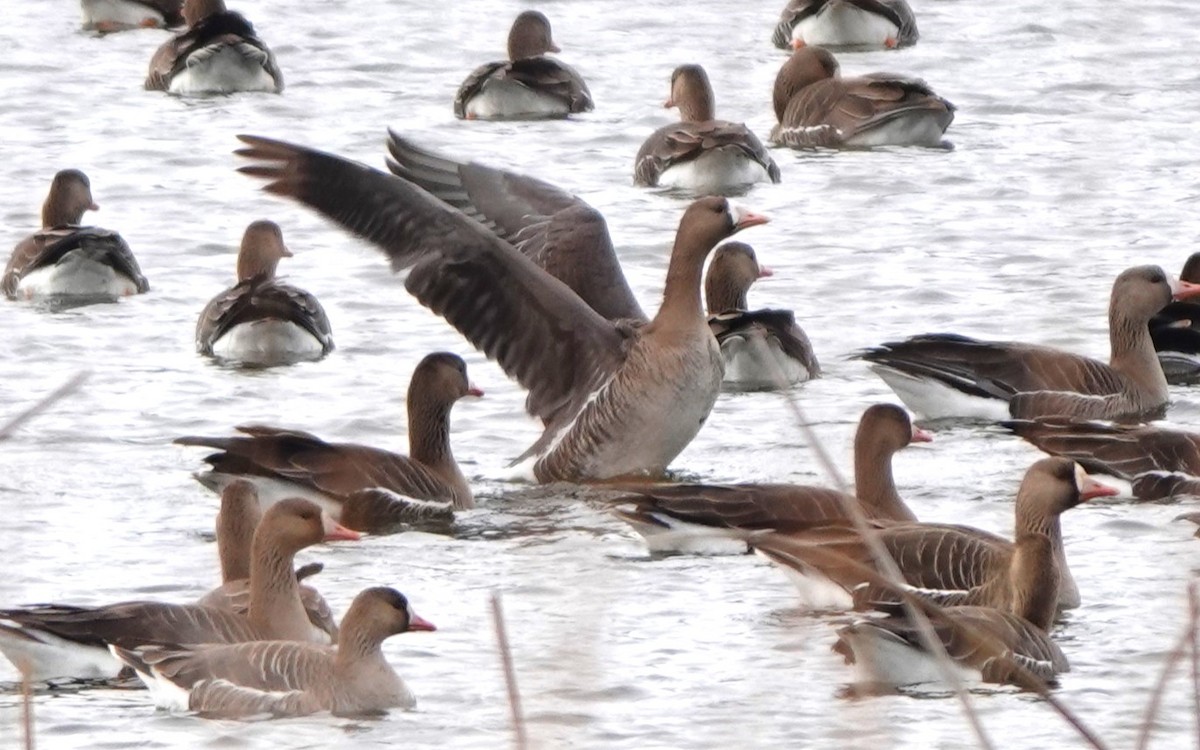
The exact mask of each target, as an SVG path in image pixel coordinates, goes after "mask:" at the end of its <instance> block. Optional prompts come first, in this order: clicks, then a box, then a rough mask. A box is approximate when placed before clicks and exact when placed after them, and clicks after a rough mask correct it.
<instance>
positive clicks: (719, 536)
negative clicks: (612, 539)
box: [622, 513, 749, 555]
mask: <svg viewBox="0 0 1200 750" xmlns="http://www.w3.org/2000/svg"><path fill="white" fill-rule="evenodd" d="M651 515H652V516H653V517H654V518H655V519H657V520H658V521H660V522H662V523H663V524H666V525H665V526H659V525H657V524H650V523H641V522H634V521H632V520H631V519H628V518H625V517H623V516H622V520H623V521H625V522H626V523H628V524H629V525H630V526H632V527H633V530H634V531H636V532H637V533H638V534H640V535H641V536H642V538H643V539H645V540H646V547H647V549H649V550H650V551H651V552H654V553H659V554H664V553H676V554H684V555H744V554H746V552H747V551H748V549H749V548H748V547H747V545H746V542H745V541H744V540H742V539H733V538H731V537H730V536H729V535H728V534H726V533H723V530H722V529H718V528H713V527H712V526H702V525H700V524H694V523H688V522H686V521H680V520H679V519H678V518H672V517H671V516H667V515H662V514H658V513H652V514H651Z"/></svg>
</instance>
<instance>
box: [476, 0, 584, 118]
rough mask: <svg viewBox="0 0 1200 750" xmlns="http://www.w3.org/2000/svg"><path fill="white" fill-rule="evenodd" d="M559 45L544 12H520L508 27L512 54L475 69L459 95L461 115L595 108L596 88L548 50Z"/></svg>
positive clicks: (562, 113)
mask: <svg viewBox="0 0 1200 750" xmlns="http://www.w3.org/2000/svg"><path fill="white" fill-rule="evenodd" d="M559 51H561V50H559V48H558V45H556V44H555V43H554V40H553V38H552V37H551V35H550V20H549V19H548V18H546V16H545V15H544V14H543V13H540V12H538V11H536V10H527V11H525V12H524V13H522V14H521V15H519V16H517V18H516V20H515V21H513V25H512V29H510V30H509V32H508V59H507V60H498V61H496V62H490V63H487V64H486V65H481V66H479V67H478V68H476V69H475V70H473V71H471V75H469V76H467V79H466V80H465V81H463V82H462V85H461V86H459V88H458V94H456V95H455V97H454V115H455V117H458V118H459V119H467V120H476V119H479V120H520V119H534V118H550V117H566V116H567V115H572V114H577V113H579V112H591V111H592V108H593V106H594V105H593V104H592V94H591V92H590V91H588V87H587V84H586V83H584V82H583V78H582V76H580V75H579V73H578V72H576V70H575V69H574V68H572V67H571V66H569V65H567V64H565V63H562V62H559V61H558V60H556V59H554V58H553V57H547V56H546V53H547V52H559Z"/></svg>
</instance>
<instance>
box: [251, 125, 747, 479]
mask: <svg viewBox="0 0 1200 750" xmlns="http://www.w3.org/2000/svg"><path fill="white" fill-rule="evenodd" d="M239 137H240V138H241V139H242V140H243V141H244V142H246V143H248V144H249V145H250V147H249V148H245V149H242V150H240V151H239V152H238V153H240V154H241V155H243V156H246V157H248V158H251V159H253V160H255V164H254V165H252V166H248V167H242V168H241V170H242V171H243V172H247V173H248V174H251V175H254V176H257V177H262V178H265V179H267V180H269V183H268V184H267V186H266V189H267V190H268V191H270V192H273V193H276V194H279V195H285V196H289V197H292V198H294V199H296V200H298V201H300V202H302V203H304V204H306V205H308V206H310V207H312V208H314V209H316V210H318V211H320V212H321V213H323V214H325V215H326V216H327V217H328V218H331V219H333V220H334V221H336V222H338V223H339V224H341V225H342V226H343V227H345V228H346V229H348V230H350V231H352V232H356V233H358V234H360V235H361V236H364V237H366V238H367V239H369V240H370V241H372V242H373V243H375V244H376V245H377V246H378V247H379V248H380V249H381V250H383V251H384V252H385V253H386V254H387V255H388V256H389V258H390V259H391V261H392V266H393V268H395V269H397V270H400V269H404V268H408V267H412V271H411V272H410V273H409V275H408V278H407V279H406V280H405V287H406V288H407V289H408V290H409V292H411V293H412V294H413V295H414V296H415V297H416V298H417V299H418V301H420V302H421V303H422V304H424V305H426V306H428V307H430V308H432V309H433V311H434V312H436V313H438V314H440V315H442V316H444V317H445V318H446V320H447V321H448V322H449V323H451V324H452V325H454V326H455V327H456V328H458V330H459V331H460V332H461V333H463V335H465V336H466V337H467V339H468V340H470V341H471V342H472V343H474V344H475V345H476V346H477V347H478V348H479V349H481V350H482V351H483V352H484V353H485V354H487V355H488V356H489V357H492V358H495V359H497V361H498V362H499V364H500V366H501V367H502V368H503V369H504V370H505V372H507V373H508V374H509V376H510V377H514V378H516V379H517V380H518V381H519V382H520V383H521V384H522V385H523V386H525V387H526V388H528V389H529V397H528V398H527V400H526V409H527V410H528V411H529V412H530V413H531V414H532V415H534V416H536V417H538V418H540V419H541V420H542V422H543V424H544V425H545V431H544V432H543V434H542V436H541V438H539V439H538V441H537V442H535V443H534V445H533V446H532V447H531V448H530V449H529V450H527V451H526V452H525V454H523V455H522V456H520V457H519V458H518V459H517V461H518V462H520V461H526V460H528V462H529V463H528V464H526V466H525V467H523V469H528V470H529V472H530V473H531V475H532V477H533V478H536V479H537V480H538V481H543V482H547V481H554V480H567V481H581V480H584V481H586V480H602V479H608V478H612V477H618V476H623V475H629V474H645V473H649V474H658V473H661V472H662V471H663V470H664V469H665V468H666V466H667V465H668V464H669V463H670V462H671V460H672V459H674V458H675V456H676V455H678V454H679V452H680V451H682V450H683V448H684V447H685V446H687V444H688V443H689V442H691V440H692V438H693V437H694V436H695V435H696V433H697V432H698V431H699V430H700V426H701V425H702V424H703V422H704V420H705V419H707V417H708V413H709V411H710V410H711V409H712V405H713V402H714V401H715V400H716V397H717V393H718V391H719V390H720V385H721V377H722V374H723V369H724V365H723V362H722V359H721V353H720V349H719V348H718V346H717V342H716V339H714V338H713V335H712V332H711V331H710V330H709V328H708V322H707V320H706V319H705V317H704V314H703V310H702V308H701V304H700V279H701V274H702V271H703V265H704V261H705V259H706V258H707V256H708V254H709V253H710V252H711V251H712V249H713V247H714V246H715V245H716V244H717V243H718V242H720V241H721V240H723V239H725V238H727V237H729V236H731V235H733V234H735V233H737V232H739V231H741V230H742V229H745V228H747V227H751V226H755V225H758V224H763V223H765V222H766V219H765V218H764V217H762V216H758V215H756V214H753V213H750V212H748V211H745V210H744V209H742V208H740V207H737V206H734V205H731V204H730V203H729V202H728V201H727V200H725V199H724V198H717V197H707V198H701V199H700V200H697V201H695V202H694V203H692V205H691V206H690V207H688V209H687V210H686V211H685V212H684V215H683V218H682V219H681V221H680V223H679V230H678V232H677V234H676V238H675V246H674V249H673V250H672V253H671V259H670V263H669V266H668V269H667V279H666V284H665V287H664V291H663V302H662V306H661V307H660V308H659V311H658V314H657V315H655V317H654V319H653V320H651V321H650V322H649V323H646V324H645V325H644V326H641V327H636V326H630V325H627V324H622V322H621V321H617V322H615V323H614V322H612V321H609V320H606V319H605V318H603V317H602V316H601V315H600V314H598V313H597V312H596V311H595V310H594V309H592V308H591V307H589V306H588V305H587V303H585V302H584V301H583V300H581V299H580V298H579V296H578V295H577V294H576V293H575V292H573V291H572V290H571V289H569V288H568V287H567V286H566V285H564V284H563V283H561V282H560V281H558V280H557V279H555V278H554V277H552V276H551V275H549V274H548V273H546V272H545V271H544V270H543V269H542V268H540V267H539V266H538V265H537V264H535V263H534V262H533V261H531V260H530V259H529V258H527V257H526V256H525V255H523V254H522V253H521V251H519V250H517V249H515V248H514V247H513V246H512V245H511V244H509V243H508V242H506V241H505V240H504V239H502V238H501V237H500V236H498V235H497V234H496V233H495V232H493V231H491V230H490V229H488V228H487V227H486V226H483V225H481V224H479V223H477V222H475V221H474V220H472V219H471V218H469V217H468V216H466V215H465V214H463V213H462V212H460V211H458V210H456V209H454V208H453V207H451V206H449V205H448V204H446V203H443V202H441V201H440V200H439V199H437V198H435V197H434V196H432V195H430V194H429V193H427V192H425V191H424V190H422V189H421V188H419V187H418V186H416V185H414V184H413V183H411V182H408V181H407V180H405V179H401V178H398V177H394V176H391V175H386V174H383V173H381V172H378V171H376V170H373V169H371V168H369V167H366V166H364V165H362V164H357V163H354V162H349V161H346V160H344V159H340V158H338V157H336V156H333V155H331V154H326V153H322V152H320V151H316V150H313V149H308V148H303V147H300V146H294V145H291V144H287V143H283V142H280V141H273V140H269V139H266V138H260V137H257V136H239Z"/></svg>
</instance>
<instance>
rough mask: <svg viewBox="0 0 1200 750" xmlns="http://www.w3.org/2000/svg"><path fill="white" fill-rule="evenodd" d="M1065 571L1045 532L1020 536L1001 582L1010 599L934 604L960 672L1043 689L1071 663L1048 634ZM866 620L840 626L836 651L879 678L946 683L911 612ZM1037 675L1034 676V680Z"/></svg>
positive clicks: (862, 675) (938, 629) (862, 673)
mask: <svg viewBox="0 0 1200 750" xmlns="http://www.w3.org/2000/svg"><path fill="white" fill-rule="evenodd" d="M1058 572H1059V571H1058V570H1057V566H1056V561H1055V556H1054V553H1053V551H1052V544H1051V541H1050V539H1049V538H1048V537H1047V536H1046V535H1044V534H1037V533H1031V534H1024V535H1021V536H1018V537H1017V541H1016V543H1015V545H1014V550H1013V563H1012V567H1011V572H1010V574H1009V575H1008V576H1006V577H1005V578H1004V580H1003V582H1002V587H1003V588H1004V589H1005V591H1006V592H1007V595H1006V597H1005V599H1006V606H1004V607H995V606H980V605H959V606H950V607H945V608H943V609H940V610H931V611H930V613H931V617H930V621H931V624H932V625H933V629H934V635H935V637H937V638H938V640H940V641H941V643H942V646H943V647H944V648H945V650H946V653H947V655H948V656H949V657H950V659H951V660H952V661H953V663H954V665H955V667H957V669H958V670H959V672H960V676H963V677H966V678H969V679H978V680H982V681H983V682H990V683H999V684H1015V685H1019V686H1022V687H1025V688H1028V689H1035V690H1036V689H1038V688H1039V687H1042V686H1043V685H1045V684H1052V683H1054V682H1055V680H1056V679H1057V676H1058V675H1059V674H1060V673H1062V672H1068V671H1070V668H1071V667H1070V663H1069V662H1068V660H1067V657H1066V655H1065V654H1063V652H1062V649H1061V648H1060V647H1059V646H1058V644H1057V643H1055V642H1054V640H1053V639H1052V638H1051V637H1050V635H1049V632H1048V631H1049V628H1050V627H1051V625H1052V624H1053V621H1054V613H1055V603H1056V602H1057V600H1058V591H1057V583H1058ZM887 611H888V612H889V613H890V614H889V616H887V617H884V618H870V619H863V620H859V621H857V622H855V623H853V624H851V625H849V626H846V627H843V628H841V629H839V630H838V640H837V642H836V643H835V644H834V647H833V649H834V651H835V652H836V653H840V654H841V655H842V656H843V657H844V658H845V660H846V662H847V663H848V664H854V665H856V668H857V671H858V675H859V680H860V681H862V682H867V683H871V684H875V685H879V684H883V685H889V686H900V685H911V684H917V683H923V682H942V673H941V671H940V670H939V669H938V667H937V664H936V663H935V661H934V657H933V654H932V653H930V652H929V651H928V650H927V648H926V646H925V643H924V642H923V641H922V639H921V637H920V635H919V633H918V631H917V629H916V627H915V626H914V625H913V623H912V622H911V620H910V619H909V617H908V614H907V613H906V612H904V611H903V610H901V609H899V608H898V607H894V606H893V607H888V608H887ZM1031 678H1032V679H1031Z"/></svg>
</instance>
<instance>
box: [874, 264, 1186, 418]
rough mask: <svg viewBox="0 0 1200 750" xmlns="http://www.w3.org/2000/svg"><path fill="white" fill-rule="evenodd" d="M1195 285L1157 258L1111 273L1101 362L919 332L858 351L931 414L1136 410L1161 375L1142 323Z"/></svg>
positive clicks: (1146, 403)
mask: <svg viewBox="0 0 1200 750" xmlns="http://www.w3.org/2000/svg"><path fill="white" fill-rule="evenodd" d="M1198 294H1200V285H1196V284H1189V283H1187V282H1181V281H1175V280H1174V279H1172V278H1170V277H1169V276H1168V275H1167V274H1165V273H1164V272H1163V270H1162V269H1161V268H1159V267H1158V266H1135V267H1133V268H1130V269H1127V270H1125V271H1122V272H1121V274H1120V275H1119V276H1117V279H1116V281H1115V282H1114V283H1113V288H1112V297H1111V299H1110V301H1109V305H1108V329H1109V342H1110V345H1111V349H1112V353H1111V355H1110V358H1109V363H1108V364H1104V363H1102V362H1098V361H1096V360H1094V359H1090V358H1088V357H1082V356H1079V355H1077V354H1070V353H1068V352H1064V351H1060V350H1058V349H1052V348H1050V347H1045V346H1036V345H1034V344H1021V343H1015V342H1008V341H979V340H977V339H972V338H967V337H966V336H957V335H953V334H937V333H935V334H923V335H920V336H913V337H912V338H909V339H905V340H904V341H890V342H887V343H885V344H882V345H880V346H877V347H874V348H871V349H867V350H865V351H863V352H861V353H860V354H858V355H857V356H858V357H859V358H860V359H864V360H866V361H867V362H869V363H870V364H871V369H872V370H874V371H875V373H876V374H877V375H879V377H881V378H883V380H884V382H885V383H887V384H888V385H889V386H891V388H892V390H894V391H895V392H896V395H898V396H899V397H900V398H901V400H903V401H904V403H905V404H906V405H907V406H908V408H910V409H912V410H913V411H914V412H916V413H917V414H919V415H923V416H924V417H927V418H929V419H938V418H942V417H975V418H982V419H1005V418H1007V417H1008V416H1009V415H1011V416H1013V417H1017V418H1021V419H1031V418H1034V417H1046V416H1066V417H1075V418H1079V419H1118V418H1143V417H1147V416H1151V415H1154V414H1156V413H1159V412H1162V411H1163V410H1164V409H1165V408H1166V405H1167V396H1168V393H1167V381H1166V379H1165V378H1164V377H1163V371H1162V366H1161V365H1159V363H1158V358H1157V356H1156V355H1155V353H1154V347H1153V346H1152V345H1151V342H1150V334H1149V332H1148V331H1147V329H1146V323H1147V321H1149V320H1150V317H1151V316H1152V315H1154V313H1156V312H1158V311H1159V310H1161V309H1162V308H1163V307H1164V306H1165V305H1166V304H1167V303H1168V302H1170V301H1171V299H1172V298H1174V299H1187V298H1189V297H1194V296H1196V295H1198Z"/></svg>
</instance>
